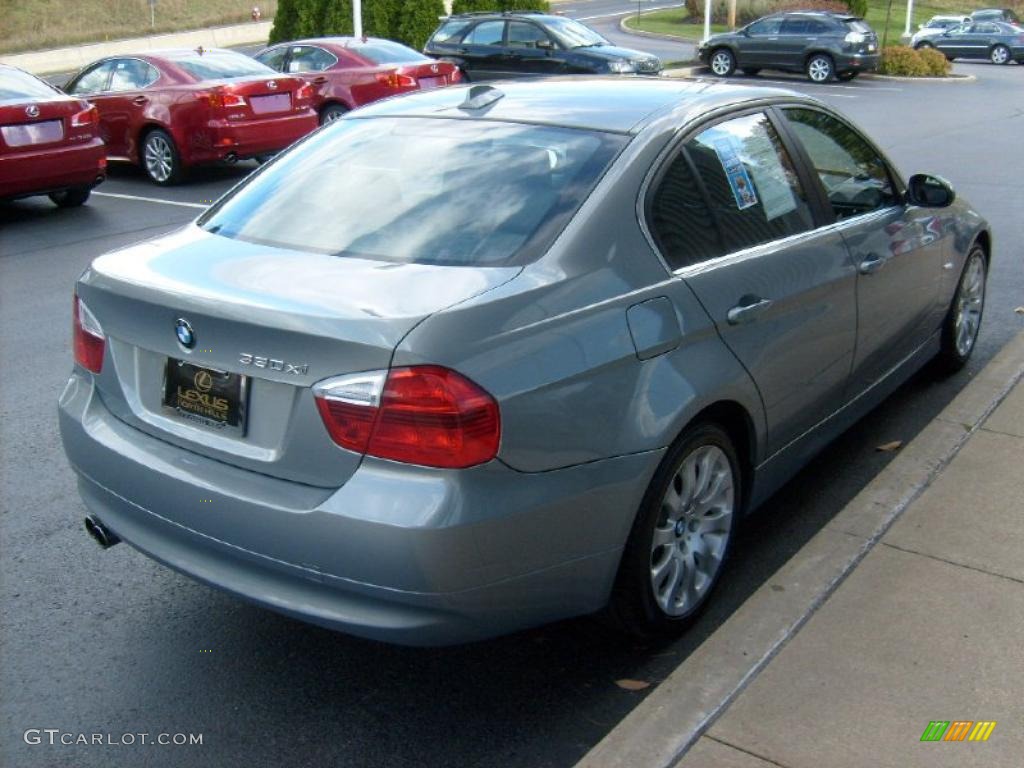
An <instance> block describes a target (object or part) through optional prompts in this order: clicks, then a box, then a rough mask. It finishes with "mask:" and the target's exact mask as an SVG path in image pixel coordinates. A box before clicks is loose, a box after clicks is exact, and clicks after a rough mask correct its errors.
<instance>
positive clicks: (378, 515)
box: [59, 372, 661, 645]
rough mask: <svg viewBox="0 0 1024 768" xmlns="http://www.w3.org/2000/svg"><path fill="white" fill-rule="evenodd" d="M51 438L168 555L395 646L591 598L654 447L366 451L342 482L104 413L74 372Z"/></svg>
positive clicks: (579, 607)
mask: <svg viewBox="0 0 1024 768" xmlns="http://www.w3.org/2000/svg"><path fill="white" fill-rule="evenodd" d="M59 413H60V427H61V436H62V439H63V442H64V448H65V451H66V452H67V455H68V457H69V459H70V461H71V463H72V465H73V467H74V468H75V470H76V471H77V472H78V474H79V488H80V491H81V494H82V498H83V500H84V501H85V504H86V506H87V507H88V508H89V510H90V511H91V512H92V513H93V514H94V515H96V516H97V517H99V518H100V519H101V520H102V521H103V523H104V524H105V525H106V526H107V527H108V528H110V529H111V530H112V531H113V532H114V533H115V534H117V536H118V537H120V538H121V539H122V540H124V541H126V542H128V543H130V544H131V545H133V546H134V547H136V548H137V549H139V550H141V551H142V552H144V553H145V554H147V555H149V556H151V557H153V558H154V559H156V560H159V561H161V562H163V563H165V564H167V565H169V566H171V567H172V568H174V569H176V570H178V571H180V572H182V573H185V574H187V575H189V576H192V577H193V578H196V579H198V580H200V581H202V582H205V583H207V584H210V585H213V586H216V587H219V588H221V589H225V590H227V591H229V592H232V593H234V594H236V595H239V596H241V597H243V598H246V599H248V600H251V601H253V602H255V603H258V604H260V605H263V606H266V607H268V608H272V609H274V610H277V611H280V612H282V613H286V614H289V615H292V616H295V617H298V618H300V619H303V620H305V621H310V622H313V623H316V624H321V625H324V626H327V627H331V628H336V629H340V630H343V631H345V632H348V633H351V634H355V635H360V636H363V637H369V638H373V639H377V640H384V641H388V642H395V643H402V644H408V645H443V644H449V643H456V642H465V641H469V640H475V639H481V638H485V637H490V636H494V635H499V634H504V633H507V632H511V631H514V630H517V629H521V628H525V627H529V626H534V625H537V624H541V623H545V622H548V621H554V620H557V619H561V618H567V617H570V616H575V615H580V614H585V613H590V612H593V611H596V610H598V609H600V608H601V607H602V606H603V605H604V604H605V603H606V602H607V599H608V596H609V594H610V590H611V587H612V583H613V581H614V578H615V573H616V570H617V568H618V562H619V557H620V554H621V549H622V546H623V545H624V543H625V540H626V537H627V535H628V532H629V529H630V526H631V525H632V520H633V516H634V513H635V510H636V508H637V506H638V504H639V501H640V498H641V496H642V494H643V491H644V489H645V488H646V485H647V482H648V480H649V478H650V476H651V475H652V474H653V472H654V469H655V468H656V466H657V463H658V461H659V460H660V458H661V452H651V453H646V454H640V455H635V456H629V457H624V458H618V459H610V460H607V461H601V462H595V463H593V464H587V465H583V466H579V467H573V468H570V469H565V470H561V471H555V472H545V473H537V474H522V473H518V472H514V471H513V470H511V469H508V468H507V467H505V466H504V465H502V464H500V463H498V462H492V463H490V464H488V465H485V466H482V467H477V468H474V469H472V470H467V471H458V472H455V471H444V470H430V469H426V468H417V467H405V466H402V465H396V464H392V463H389V462H383V461H370V460H367V461H364V462H363V465H362V466H361V467H360V468H359V469H358V470H357V471H356V473H355V474H354V475H353V476H352V477H351V478H350V479H349V481H348V482H347V483H346V484H345V485H344V486H343V487H342V488H340V489H336V490H332V489H323V488H314V487H311V486H305V485H300V484H297V483H293V482H288V481H284V480H278V479H275V478H271V477H268V476H266V475H261V474H258V473H254V472H249V471H246V470H242V469H238V468H235V467H231V466H228V465H226V464H223V463H222V462H218V461H214V460H211V459H206V458H204V457H202V456H199V455H197V454H194V453H191V452H189V451H185V450H183V449H181V448H178V447H176V446H172V445H170V444H168V443H165V442H163V441H161V440H158V439H155V438H153V437H150V436H149V435H146V434H144V433H142V432H139V431H138V430H136V429H134V428H132V427H130V426H128V425H126V424H124V423H123V422H120V421H119V420H117V419H116V418H115V417H114V416H112V415H111V414H110V412H109V411H108V410H107V409H106V407H105V406H104V405H103V403H102V401H101V399H100V397H99V395H98V394H97V392H96V390H95V389H94V387H93V385H92V382H91V380H90V379H89V378H88V377H87V376H85V375H83V374H80V373H78V372H76V373H75V374H74V375H72V377H71V380H70V381H69V382H68V386H67V387H66V389H65V391H64V393H63V395H62V396H61V400H60V406H59Z"/></svg>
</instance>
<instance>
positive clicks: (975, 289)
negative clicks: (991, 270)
mask: <svg viewBox="0 0 1024 768" xmlns="http://www.w3.org/2000/svg"><path fill="white" fill-rule="evenodd" d="M984 304H985V260H984V258H982V256H981V255H980V254H974V255H972V256H971V261H970V263H969V264H968V265H967V268H966V269H965V270H964V276H963V278H962V279H961V280H960V287H959V289H958V290H957V296H956V319H955V320H954V321H953V332H954V339H955V343H956V351H957V354H959V355H960V356H961V357H967V355H968V354H970V351H971V348H972V347H973V346H974V342H975V340H976V339H977V338H978V329H979V328H980V326H981V312H982V309H983V308H984Z"/></svg>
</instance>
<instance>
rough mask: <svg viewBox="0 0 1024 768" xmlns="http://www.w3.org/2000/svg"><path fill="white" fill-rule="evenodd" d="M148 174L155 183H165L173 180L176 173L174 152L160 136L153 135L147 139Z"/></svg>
mask: <svg viewBox="0 0 1024 768" xmlns="http://www.w3.org/2000/svg"><path fill="white" fill-rule="evenodd" d="M144 159H145V163H146V172H147V173H148V174H149V175H150V176H151V177H152V178H153V180H154V181H157V182H160V183H163V182H165V181H167V180H168V179H169V178H171V174H172V173H173V172H174V152H173V150H172V149H171V145H170V144H168V143H167V139H165V138H164V137H163V136H161V135H160V134H151V135H149V136H148V137H147V138H146V149H145V152H144Z"/></svg>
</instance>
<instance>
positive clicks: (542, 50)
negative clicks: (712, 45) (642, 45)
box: [423, 12, 661, 80]
mask: <svg viewBox="0 0 1024 768" xmlns="http://www.w3.org/2000/svg"><path fill="white" fill-rule="evenodd" d="M423 52H424V53H425V54H427V55H428V56H433V57H434V58H435V59H444V60H446V61H452V62H455V63H456V64H458V65H459V67H460V68H461V69H462V71H463V74H465V75H466V77H468V78H469V79H470V80H488V79H493V78H498V77H502V78H507V77H537V76H542V75H573V74H585V75H607V74H621V75H656V74H658V73H659V72H661V61H660V60H659V59H658V57H657V56H652V55H651V54H649V53H642V52H641V51H634V50H631V49H629V48H619V47H617V46H615V45H612V44H611V43H609V42H608V41H607V40H605V39H604V38H603V37H601V35H599V34H597V32H595V31H594V30H592V29H591V28H590V27H587V26H584V25H583V24H580V23H579V22H578V21H574V20H573V19H569V18H566V17H564V16H549V15H547V14H543V13H528V12H521V13H514V12H506V13H500V12H494V13H463V14H459V15H458V16H449V17H448V18H447V19H445V21H444V22H443V23H442V24H441V26H440V27H438V29H437V31H435V32H434V34H433V35H431V37H430V40H428V41H427V45H426V47H425V48H424V49H423Z"/></svg>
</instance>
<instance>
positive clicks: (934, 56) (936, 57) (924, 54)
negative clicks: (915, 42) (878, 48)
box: [878, 45, 950, 77]
mask: <svg viewBox="0 0 1024 768" xmlns="http://www.w3.org/2000/svg"><path fill="white" fill-rule="evenodd" d="M949 70H950V63H949V62H948V61H946V57H945V56H943V55H942V54H941V53H939V52H938V51H936V50H929V49H922V50H920V51H915V50H914V49H913V48H908V47H907V46H905V45H890V46H887V47H886V48H883V49H882V62H881V64H880V65H879V67H878V71H879V72H880V73H881V74H883V75H897V76H900V77H945V76H946V75H948V74H949Z"/></svg>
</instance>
